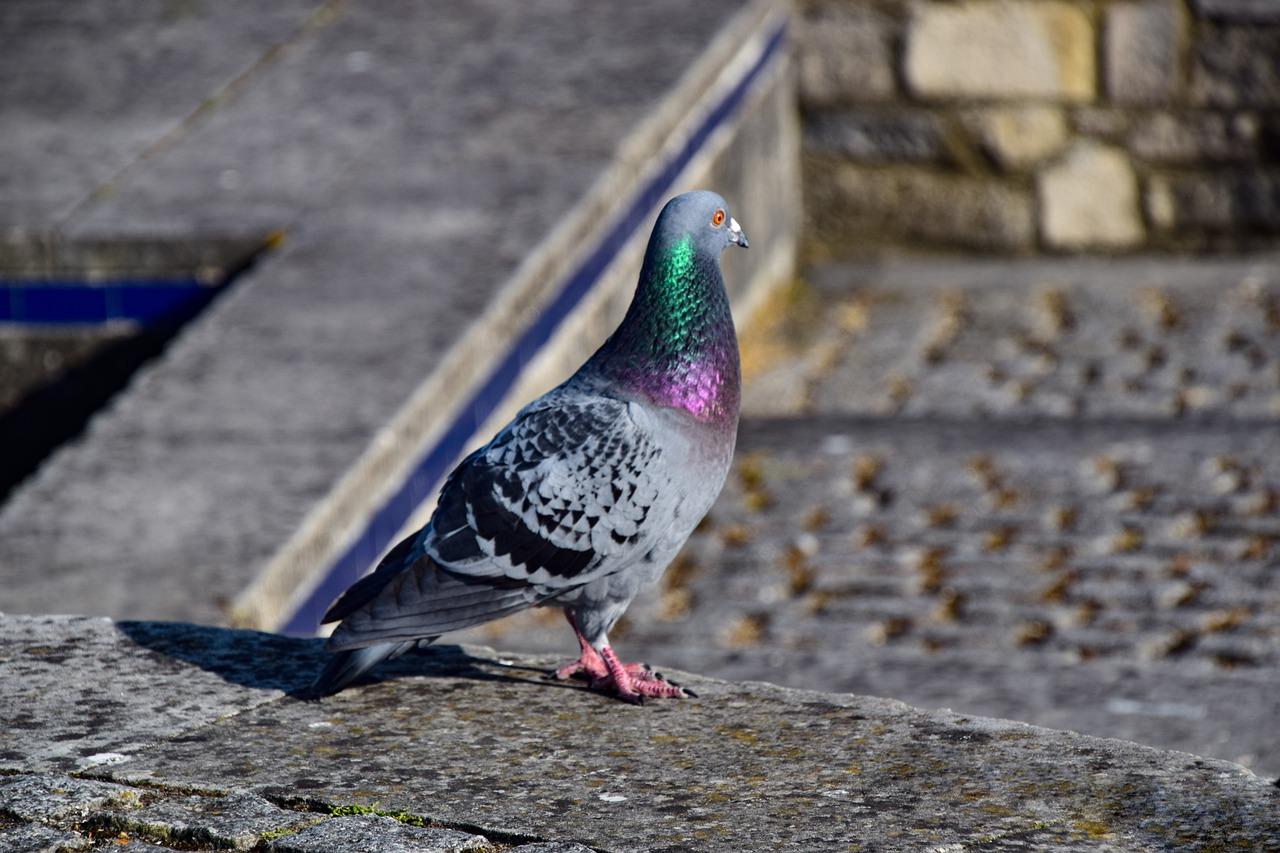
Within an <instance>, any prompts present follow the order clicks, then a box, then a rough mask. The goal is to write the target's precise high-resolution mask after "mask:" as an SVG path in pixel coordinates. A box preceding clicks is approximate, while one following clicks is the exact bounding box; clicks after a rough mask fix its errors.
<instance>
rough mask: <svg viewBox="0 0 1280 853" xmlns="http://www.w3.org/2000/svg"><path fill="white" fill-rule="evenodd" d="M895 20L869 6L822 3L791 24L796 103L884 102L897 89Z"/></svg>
mask: <svg viewBox="0 0 1280 853" xmlns="http://www.w3.org/2000/svg"><path fill="white" fill-rule="evenodd" d="M897 28H898V24H897V22H896V21H894V20H893V19H891V18H889V17H888V16H886V15H884V14H882V13H880V12H877V11H874V10H872V9H868V8H861V7H852V6H831V5H823V6H818V7H811V8H808V9H806V10H804V11H803V13H802V14H800V15H799V16H798V18H797V20H796V21H795V23H794V35H793V38H794V40H795V45H796V64H797V72H798V78H799V87H800V101H801V103H803V104H805V105H808V106H822V105H830V104H844V103H857V102H865V101H886V100H889V99H890V98H892V97H893V96H894V95H895V93H896V88H897V85H896V83H895V74H894V69H893V49H892V39H893V37H894V32H895V30H896V29H897Z"/></svg>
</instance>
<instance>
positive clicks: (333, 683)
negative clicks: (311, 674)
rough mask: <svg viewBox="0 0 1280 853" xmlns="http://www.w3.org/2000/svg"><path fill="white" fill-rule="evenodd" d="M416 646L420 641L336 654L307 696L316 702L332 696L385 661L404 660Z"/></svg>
mask: <svg viewBox="0 0 1280 853" xmlns="http://www.w3.org/2000/svg"><path fill="white" fill-rule="evenodd" d="M416 645H417V641H416V640H414V641H408V642H402V643H378V644H376V645H372V646H365V647H364V648H362V649H347V650H345V651H341V652H336V653H335V654H334V655H333V657H331V658H329V662H328V663H327V664H325V667H324V670H322V671H321V673H320V675H319V676H317V677H316V680H315V682H314V683H312V685H311V687H310V688H308V690H307V696H308V697H310V698H314V699H319V698H320V697H321V696H331V695H332V694H334V693H337V692H338V691H339V690H341V689H343V688H344V687H346V686H347V685H349V684H351V682H353V681H355V680H356V679H357V678H359V677H360V676H362V675H364V674H365V673H366V672H368V671H369V670H371V669H373V668H374V667H375V666H377V665H378V664H380V663H382V662H383V661H384V660H390V659H392V658H397V657H400V655H402V654H404V653H405V652H407V651H409V650H410V649H412V648H413V647H414V646H416Z"/></svg>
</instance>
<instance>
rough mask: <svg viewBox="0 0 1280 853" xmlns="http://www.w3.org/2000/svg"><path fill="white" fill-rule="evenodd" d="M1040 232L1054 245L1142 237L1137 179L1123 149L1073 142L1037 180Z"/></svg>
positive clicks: (1116, 243) (1122, 244) (1123, 242)
mask: <svg viewBox="0 0 1280 853" xmlns="http://www.w3.org/2000/svg"><path fill="white" fill-rule="evenodd" d="M1037 186H1038V194H1039V201H1040V233H1041V236H1042V237H1043V239H1044V241H1045V243H1046V244H1047V245H1049V246H1050V247H1052V248H1055V249H1073V250H1074V249H1088V248H1097V249H1122V248H1128V247H1132V246H1135V245H1137V244H1138V243H1140V242H1142V239H1143V226H1142V219H1141V215H1140V213H1139V210H1138V183H1137V178H1136V177H1135V176H1134V173H1133V168H1132V167H1131V166H1130V164H1129V159H1128V157H1127V156H1126V155H1125V153H1124V152H1123V151H1121V150H1120V149H1118V148H1112V147H1108V146H1104V145H1099V144H1096V143H1093V142H1077V143H1076V144H1075V145H1074V146H1073V147H1072V148H1071V150H1070V151H1068V152H1067V154H1066V156H1065V157H1064V158H1063V159H1062V160H1061V161H1060V162H1059V163H1057V164H1055V165H1054V166H1053V167H1052V168H1050V169H1048V170H1046V171H1045V172H1044V173H1042V174H1041V175H1040V177H1039V180H1038V181H1037Z"/></svg>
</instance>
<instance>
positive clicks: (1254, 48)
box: [1191, 26, 1280, 107]
mask: <svg viewBox="0 0 1280 853" xmlns="http://www.w3.org/2000/svg"><path fill="white" fill-rule="evenodd" d="M1193 50H1194V60H1193V64H1192V72H1191V97H1192V99H1193V100H1194V101H1195V102H1196V103H1199V104H1205V105H1211V106H1230V107H1249V106H1257V107H1276V106H1280V62H1277V61H1276V57H1278V56H1280V26H1267V27H1205V28H1202V30H1201V32H1200V34H1199V36H1198V37H1197V38H1196V40H1195V44H1194V47H1193Z"/></svg>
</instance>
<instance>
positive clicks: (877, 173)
mask: <svg viewBox="0 0 1280 853" xmlns="http://www.w3.org/2000/svg"><path fill="white" fill-rule="evenodd" d="M805 183H806V189H807V192H808V197H809V199H810V201H811V203H812V204H811V209H812V210H814V211H819V212H820V213H818V214H816V215H815V217H814V220H813V222H812V223H811V224H812V231H811V234H812V235H813V236H814V237H815V238H816V239H817V240H819V241H820V242H822V243H824V244H825V245H827V246H829V247H832V248H833V251H844V252H850V251H852V252H856V251H858V250H859V249H866V248H868V247H874V246H876V245H882V244H885V243H888V244H894V243H898V244H902V243H918V244H923V245H933V246H953V247H954V246H962V247H971V248H979V249H989V250H996V251H1006V252H1007V251H1020V250H1024V249H1029V248H1030V247H1031V245H1032V243H1033V240H1034V237H1035V225H1034V220H1033V216H1032V205H1031V198H1030V196H1029V195H1028V194H1026V193H1024V192H1022V191H1021V190H1019V189H1016V188H1013V187H1008V186H1005V185H1003V184H999V183H995V182H993V181H990V180H985V179H982V178H969V177H964V176H958V175H949V174H935V173H931V172H924V171H917V170H913V169H908V168H898V169H892V170H890V169H874V168H869V167H868V168H863V167H854V166H847V165H840V164H834V165H833V164H831V163H830V162H829V161H825V162H824V161H820V160H817V159H816V158H813V159H811V160H810V162H809V163H808V164H807V167H806V176H805Z"/></svg>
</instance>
